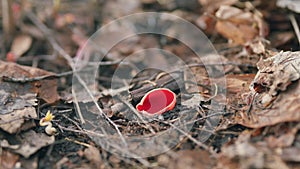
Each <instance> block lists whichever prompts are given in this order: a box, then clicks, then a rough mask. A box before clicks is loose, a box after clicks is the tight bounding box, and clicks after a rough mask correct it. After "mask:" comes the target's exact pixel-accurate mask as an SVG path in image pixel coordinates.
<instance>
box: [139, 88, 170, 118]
mask: <svg viewBox="0 0 300 169" xmlns="http://www.w3.org/2000/svg"><path fill="white" fill-rule="evenodd" d="M175 104H176V95H175V93H174V92H172V91H171V90H169V89H167V88H158V89H153V90H151V91H149V92H147V93H146V94H145V96H144V97H143V98H142V100H141V102H140V103H139V104H137V105H136V109H137V110H138V111H139V112H141V113H143V114H146V115H150V116H153V115H157V114H163V113H164V112H166V111H169V110H172V109H173V108H174V106H175Z"/></svg>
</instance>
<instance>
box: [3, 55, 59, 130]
mask: <svg viewBox="0 0 300 169" xmlns="http://www.w3.org/2000/svg"><path fill="white" fill-rule="evenodd" d="M42 75H51V73H50V72H47V71H44V70H41V69H37V68H31V67H27V66H20V65H18V64H15V63H8V62H2V61H0V77H8V78H32V77H37V76H42ZM37 95H38V96H39V97H41V98H42V99H44V100H45V101H46V102H48V103H53V102H55V101H57V100H58V98H59V96H58V94H57V82H56V80H42V81H36V82H30V83H18V82H7V81H4V80H3V79H1V80H0V128H2V129H3V130H5V131H6V132H8V133H16V132H18V131H20V130H22V129H28V128H31V127H32V126H34V124H33V123H30V121H28V122H27V120H26V119H31V118H36V117H37V114H36V111H35V108H34V107H33V106H35V105H36V102H37V99H36V96H37ZM24 127H25V128H24Z"/></svg>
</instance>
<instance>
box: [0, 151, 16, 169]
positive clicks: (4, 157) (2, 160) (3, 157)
mask: <svg viewBox="0 0 300 169" xmlns="http://www.w3.org/2000/svg"><path fill="white" fill-rule="evenodd" d="M18 160H19V155H16V154H13V153H11V152H9V151H7V150H2V151H1V153H0V168H1V169H13V168H15V165H16V162H17V161H18Z"/></svg>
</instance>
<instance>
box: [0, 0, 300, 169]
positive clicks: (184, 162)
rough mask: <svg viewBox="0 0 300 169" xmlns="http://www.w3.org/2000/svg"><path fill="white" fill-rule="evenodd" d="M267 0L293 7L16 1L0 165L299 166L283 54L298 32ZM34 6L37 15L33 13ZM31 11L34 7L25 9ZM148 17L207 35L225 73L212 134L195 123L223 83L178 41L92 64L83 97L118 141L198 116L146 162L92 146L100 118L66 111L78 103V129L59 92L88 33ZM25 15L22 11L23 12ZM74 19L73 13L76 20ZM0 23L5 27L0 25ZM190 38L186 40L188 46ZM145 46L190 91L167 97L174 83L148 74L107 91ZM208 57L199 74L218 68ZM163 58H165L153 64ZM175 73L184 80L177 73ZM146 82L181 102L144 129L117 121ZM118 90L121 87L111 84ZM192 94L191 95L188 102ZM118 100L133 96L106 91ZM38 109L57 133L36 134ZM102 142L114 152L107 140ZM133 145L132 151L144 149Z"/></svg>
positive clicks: (294, 63) (5, 70)
mask: <svg viewBox="0 0 300 169" xmlns="http://www.w3.org/2000/svg"><path fill="white" fill-rule="evenodd" d="M276 2H277V5H278V6H280V7H287V8H289V9H290V10H292V11H295V12H297V11H298V10H297V3H296V2H293V1H280V0H277V1H276V0H272V1H270V2H268V3H266V2H263V1H260V0H258V1H251V2H244V1H238V0H230V1H220V0H213V1H206V0H198V1H197V0H193V1H191V2H189V3H184V2H183V1H182V2H181V1H177V0H166V1H153V0H145V1H132V2H130V3H128V2H125V1H123V0H120V1H116V2H111V1H104V0H101V1H97V2H96V1H91V2H89V1H88V2H86V4H85V5H82V3H81V2H75V1H74V2H59V1H53V4H52V3H51V2H47V3H45V2H39V1H37V2H34V3H33V2H31V1H24V2H22V3H21V4H19V3H18V2H13V6H14V8H13V10H14V11H15V16H14V18H15V20H16V21H17V22H16V25H14V24H12V25H9V26H13V27H15V28H17V29H16V32H17V33H16V34H15V35H14V38H12V40H13V41H12V44H11V45H10V46H9V44H5V45H2V46H5V47H4V48H6V49H7V51H11V52H14V53H16V54H17V55H16V57H12V56H11V55H4V56H6V60H7V61H11V62H17V63H18V64H16V63H8V62H3V61H1V62H0V70H1V71H0V75H1V78H2V79H1V81H0V96H1V97H0V107H1V109H0V116H1V117H0V128H1V131H0V145H1V146H0V150H1V151H0V152H1V154H0V159H1V160H0V162H1V164H0V166H1V168H18V167H19V166H22V167H25V166H27V168H54V167H57V168H133V167H134V168H182V167H185V168H297V167H299V162H300V159H299V156H300V154H299V153H300V151H299V150H300V145H299V141H300V135H299V120H300V116H299V110H300V109H299V108H300V107H299V106H298V105H299V102H300V98H299V95H300V93H298V91H300V90H299V85H300V84H299V76H300V74H299V67H300V65H299V63H300V62H299V52H287V50H290V49H293V50H299V46H298V44H297V40H296V39H295V36H294V32H295V33H296V34H297V31H296V30H295V27H294V28H292V27H291V24H290V20H289V18H286V17H285V16H286V14H287V13H286V11H284V10H281V9H280V8H278V7H277V6H276ZM45 4H46V5H47V7H46V8H45V7H43V6H44V5H45ZM72 4H73V5H72ZM78 4H79V5H78ZM124 4H125V5H124ZM33 6H34V7H35V9H36V10H32V8H33ZM20 8H22V9H24V10H20ZM87 8H88V9H89V10H87ZM149 10H150V11H153V10H154V11H164V12H168V13H172V14H175V15H178V16H181V17H183V18H184V19H186V20H188V21H190V22H192V23H194V24H195V25H197V26H198V27H200V28H201V29H203V31H204V32H205V33H207V35H208V37H209V39H210V40H211V41H212V42H213V43H214V45H215V47H216V49H217V50H218V52H219V54H220V57H221V58H222V62H223V64H224V67H225V69H224V70H223V71H224V72H225V73H226V79H227V85H226V89H227V97H226V99H227V100H226V105H225V110H226V112H224V113H219V114H218V113H217V114H215V115H216V116H219V117H221V121H220V123H219V124H218V126H217V127H216V129H215V130H213V131H212V130H211V129H210V128H209V127H208V128H205V127H203V126H204V121H205V119H208V118H209V115H208V111H209V110H210V109H211V107H210V105H209V102H210V101H212V99H213V100H214V101H218V100H219V99H221V98H222V97H224V96H215V95H214V93H215V92H216V91H218V90H222V88H223V86H220V84H221V79H218V77H214V79H209V78H208V77H207V74H206V73H207V72H206V69H205V68H204V67H203V65H202V63H201V61H200V60H197V59H195V55H194V53H193V52H191V51H190V50H189V49H188V48H187V47H186V46H185V45H183V44H181V43H179V42H178V41H176V40H174V39H172V38H168V37H167V38H164V37H157V36H143V35H142V36H137V37H133V38H129V39H126V40H125V41H123V42H121V43H119V44H118V45H116V46H115V47H114V48H113V49H112V51H111V53H110V55H107V56H105V58H104V61H103V63H102V64H103V65H105V71H103V72H100V73H99V75H98V78H99V79H98V84H97V88H98V89H99V91H98V93H99V95H97V96H96V97H95V98H94V100H96V102H98V103H99V106H100V108H101V109H103V113H105V115H107V117H108V118H109V119H110V120H112V122H113V123H111V124H115V125H116V127H117V128H118V129H119V130H120V132H121V134H122V135H124V136H132V135H135V136H144V135H149V134H150V135H151V134H154V135H155V134H157V133H163V132H164V131H166V130H168V129H171V128H174V122H176V120H178V115H177V112H186V111H187V110H188V109H193V111H195V112H197V113H198V116H197V119H196V122H195V123H194V125H193V127H192V129H191V130H190V131H187V132H184V137H182V138H181V137H180V138H178V139H180V141H179V142H178V144H176V145H175V146H174V148H172V150H170V151H168V152H166V153H163V154H161V155H158V156H154V157H149V158H138V159H131V158H126V157H124V156H121V155H118V154H113V153H111V152H108V151H107V147H105V146H104V145H103V144H99V143H100V142H101V137H103V135H101V132H98V133H97V130H98V129H99V125H100V124H99V123H97V122H98V121H97V120H95V119H97V118H98V119H99V116H98V114H99V112H98V108H97V107H95V105H94V104H93V102H91V99H90V98H89V99H86V100H81V101H80V102H79V103H78V105H75V107H76V106H80V107H85V108H86V109H87V111H88V112H89V114H84V117H85V118H86V123H85V124H82V123H81V122H82V121H81V119H80V116H78V114H76V113H75V111H74V109H75V107H74V106H73V105H72V104H70V103H72V102H76V98H74V97H72V95H71V89H70V87H69V86H70V85H71V84H70V83H71V82H70V81H72V80H71V79H72V77H70V75H71V74H72V73H74V72H71V73H69V74H68V73H66V74H64V73H62V74H60V73H61V72H64V71H70V69H71V67H72V62H73V61H74V60H76V59H87V58H77V56H79V55H78V53H80V52H81V50H82V48H83V46H84V42H85V41H86V40H87V37H89V36H90V35H91V34H92V33H93V32H95V31H96V28H98V27H101V25H102V24H104V23H108V22H110V21H113V20H114V19H116V18H118V17H120V16H124V15H127V14H132V13H133V12H140V11H149ZM26 11H33V12H29V14H28V13H26ZM79 11H81V12H83V14H82V15H78V13H79ZM87 11H88V12H87ZM4 12H6V11H4ZM81 12H80V13H81ZM294 15H295V18H296V21H297V20H299V19H297V16H299V15H298V14H296V13H295V14H294ZM3 16H4V17H5V16H6V15H3ZM7 16H9V15H7ZM5 19H6V21H7V18H5ZM28 21H29V22H28ZM7 23H9V22H5V23H4V24H7ZM293 23H295V22H293ZM298 23H299V21H298ZM129 24H130V23H129ZM269 25H270V27H269ZM7 26H8V25H5V27H7ZM114 29H116V30H117V29H118V28H114ZM49 30H51V32H52V33H53V34H52V33H49ZM174 30H176V28H169V29H168V30H166V31H168V33H174ZM128 31H130V30H128ZM179 33H182V32H179ZM24 35H25V36H24ZM52 35H53V37H54V38H53V37H52ZM49 36H51V37H49ZM115 38H116V37H113V36H108V34H107V37H106V39H107V40H108V41H114V40H115ZM272 38H274V39H272ZM20 39H21V40H20ZM269 39H270V41H269ZM45 40H47V43H45ZM191 41H193V42H195V43H197V40H195V39H191ZM1 42H2V39H1ZM3 43H4V41H3ZM103 46H104V47H105V44H103ZM99 47H100V46H99ZM149 47H155V48H161V49H164V50H167V51H169V52H173V53H176V55H178V56H179V57H180V58H181V59H183V60H185V61H186V62H187V63H188V64H190V66H191V70H192V72H193V74H195V77H196V79H197V83H198V84H187V83H183V84H180V85H183V86H185V87H186V88H187V89H188V90H187V93H183V92H182V93H181V92H180V93H179V92H178V91H176V88H178V86H176V85H174V84H173V83H163V82H165V81H164V80H166V79H168V78H166V77H164V78H163V76H161V75H160V74H159V72H157V71H156V72H155V71H151V70H150V71H145V72H143V73H141V74H140V75H139V76H137V77H135V78H136V79H133V81H132V82H131V83H130V84H127V85H128V86H127V85H126V86H125V87H124V86H123V87H122V88H120V89H119V90H114V91H112V90H109V84H110V81H109V79H110V77H111V76H110V75H111V74H112V72H114V70H115V69H116V67H117V65H118V63H119V60H120V59H123V58H126V57H127V56H130V55H131V54H133V53H135V52H136V51H139V50H141V49H145V48H149ZM4 48H1V50H2V49H4ZM274 48H276V49H278V50H280V49H284V51H285V52H276V51H275V49H274ZM91 52H93V51H91ZM70 56H72V57H73V56H74V59H70ZM211 58H213V57H207V58H205V59H207V62H209V63H211V64H212V66H211V67H209V69H211V68H213V65H214V64H218V62H219V61H218V60H213V59H211ZM129 61H130V62H133V63H139V62H141V63H148V62H151V63H152V62H153V59H152V58H148V57H145V58H139V57H134V58H132V59H131V60H129ZM163 62H165V60H160V61H159V63H155V62H153V63H152V64H153V65H156V64H161V63H163ZM256 63H257V65H256ZM21 65H30V66H31V67H28V66H27V67H25V66H21ZM34 67H39V68H41V69H38V68H34ZM42 69H43V70H42ZM45 70H49V71H51V72H56V73H51V72H48V71H45ZM175 70H176V69H175ZM218 71H222V70H218ZM183 76H186V74H185V72H183ZM178 77H181V74H180V76H178ZM147 79H150V80H151V82H152V83H149V81H147ZM186 79H188V78H186ZM211 81H214V82H215V83H216V84H212V83H211ZM153 82H157V83H158V84H160V85H162V86H160V87H163V86H164V85H167V86H168V88H171V89H172V88H173V89H175V91H176V94H177V97H182V98H184V101H183V102H181V103H178V104H177V105H176V106H175V109H174V110H173V111H170V112H168V113H166V114H165V115H164V116H163V118H161V117H160V119H159V117H158V121H155V122H152V123H147V125H145V123H144V121H143V120H147V119H139V117H138V116H136V115H137V114H135V115H134V116H132V115H130V116H129V115H128V114H130V113H129V112H131V113H132V112H133V114H134V109H132V107H134V105H135V104H136V102H138V101H139V99H140V96H142V95H143V93H146V92H147V90H150V89H152V87H153V86H151V85H152V84H154V83H153ZM120 84H122V85H124V83H122V82H120ZM210 86H213V88H210ZM196 88H197V89H199V91H200V95H194V94H191V93H193V92H194V91H195V89H196ZM120 92H131V93H133V95H132V96H133V97H132V98H134V99H133V100H131V99H130V98H121V99H120V100H114V99H112V95H115V94H118V93H120ZM135 93H136V94H138V95H135ZM196 96H197V97H196ZM86 98H88V97H86ZM48 110H51V112H53V114H54V115H55V117H56V118H55V119H54V120H53V121H52V123H53V125H54V127H55V128H56V129H57V131H58V133H57V134H56V135H54V136H51V137H50V136H48V135H46V134H45V131H44V128H43V127H41V126H39V125H37V124H38V121H39V120H40V119H41V117H43V116H44V115H45V113H46V112H47V111H48ZM128 119H130V120H128ZM106 120H108V119H106ZM161 120H163V121H161ZM210 122H212V121H210ZM101 127H102V128H101ZM101 127H100V129H101V130H102V131H103V130H104V131H105V130H106V127H109V126H108V125H107V124H105V125H102V126H101ZM203 132H211V133H212V135H211V137H210V138H209V139H208V140H207V141H206V142H203V143H202V142H201V141H199V140H201V139H202V138H201V133H203ZM99 133H100V135H99ZM104 134H105V133H104ZM177 134H178V133H177ZM92 136H97V137H95V138H98V139H93V137H92ZM177 136H178V135H174V137H177ZM111 145H112V146H114V145H117V144H116V143H114V142H111ZM134 146H135V147H136V148H137V149H143V145H140V144H136V145H134ZM134 146H133V147H131V148H134ZM144 151H149V152H150V151H154V150H145V149H144ZM25 168H26V167H25Z"/></svg>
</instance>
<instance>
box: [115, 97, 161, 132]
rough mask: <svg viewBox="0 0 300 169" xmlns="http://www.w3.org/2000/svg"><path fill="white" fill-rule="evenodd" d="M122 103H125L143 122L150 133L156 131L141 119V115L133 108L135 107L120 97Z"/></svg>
mask: <svg viewBox="0 0 300 169" xmlns="http://www.w3.org/2000/svg"><path fill="white" fill-rule="evenodd" d="M120 100H121V101H122V102H123V103H124V104H126V106H127V107H129V108H130V110H131V111H132V112H133V113H134V114H135V115H136V116H137V117H138V118H139V119H140V120H141V121H142V122H143V123H144V124H145V127H146V128H147V129H148V130H149V131H150V132H151V133H152V134H155V133H156V132H155V131H154V129H153V128H152V127H151V126H150V125H148V123H147V122H146V121H145V120H144V119H143V117H142V116H141V114H140V113H139V112H137V111H136V110H135V108H134V107H133V106H132V105H131V104H130V103H128V102H127V101H125V100H122V99H120ZM138 123H139V122H138Z"/></svg>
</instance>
